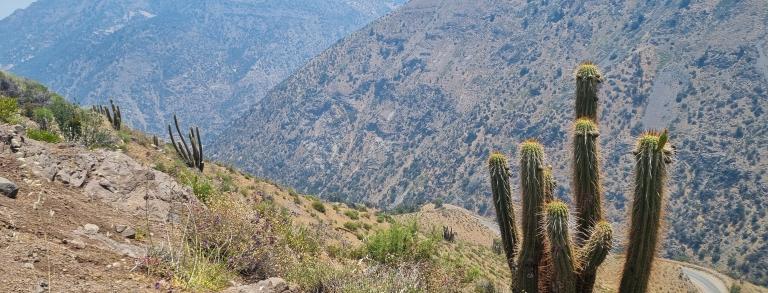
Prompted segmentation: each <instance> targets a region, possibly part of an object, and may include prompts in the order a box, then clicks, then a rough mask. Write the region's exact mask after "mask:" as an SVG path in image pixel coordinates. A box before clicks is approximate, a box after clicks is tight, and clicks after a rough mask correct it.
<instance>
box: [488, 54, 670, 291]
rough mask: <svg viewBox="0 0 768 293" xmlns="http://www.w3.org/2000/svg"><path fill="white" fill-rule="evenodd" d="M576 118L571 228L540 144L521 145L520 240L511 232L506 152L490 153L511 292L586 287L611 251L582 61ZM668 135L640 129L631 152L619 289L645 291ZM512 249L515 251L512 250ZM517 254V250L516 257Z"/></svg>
mask: <svg viewBox="0 0 768 293" xmlns="http://www.w3.org/2000/svg"><path fill="white" fill-rule="evenodd" d="M575 79H576V105H575V109H576V115H577V116H576V122H575V123H574V127H573V140H572V141H573V164H572V169H573V173H572V189H573V192H574V204H575V206H576V211H575V216H576V217H575V221H574V224H575V225H576V227H575V229H574V230H575V232H573V233H574V235H573V237H572V235H571V233H572V232H571V230H570V229H569V225H571V222H570V219H569V218H570V215H569V211H568V206H567V205H566V204H565V203H564V202H562V201H560V200H558V199H555V197H554V191H555V189H556V182H555V180H554V177H553V176H552V169H551V167H548V166H545V160H546V158H545V154H544V148H543V146H542V145H541V144H540V143H538V142H537V141H536V140H533V139H529V140H526V141H525V142H523V143H522V144H521V145H520V148H519V149H520V181H521V182H520V183H521V203H522V213H523V214H522V221H521V222H522V228H523V235H522V239H520V238H518V236H517V228H516V226H515V214H514V208H513V206H512V198H511V192H510V190H511V188H510V187H509V176H510V174H509V166H508V165H507V159H506V157H505V156H504V155H503V154H501V153H498V152H494V153H492V154H491V156H490V159H489V163H488V167H489V172H490V178H491V190H492V192H493V201H494V207H495V208H496V215H497V218H496V219H497V221H498V223H499V228H500V230H501V239H502V244H503V246H504V252H505V253H506V256H507V262H508V264H509V267H510V270H511V271H512V276H513V279H514V280H515V281H514V284H513V291H514V292H528V293H532V292H592V291H593V288H594V284H595V277H596V274H597V269H598V267H599V266H600V264H602V262H603V261H604V260H605V258H606V256H607V255H608V253H609V252H610V250H611V248H612V242H613V239H612V237H613V231H612V228H611V225H610V224H609V223H608V222H607V221H605V219H604V218H603V217H604V216H603V208H602V183H601V181H600V180H601V179H600V178H601V171H600V162H601V161H600V157H601V154H600V149H599V144H598V140H597V137H598V136H599V127H598V124H597V114H598V103H597V101H598V97H597V92H598V89H599V85H600V83H601V82H602V74H601V73H600V71H599V69H598V68H597V66H596V65H595V64H592V63H590V62H585V63H582V64H581V65H580V66H579V68H578V69H577V70H576V73H575ZM667 140H668V134H667V132H666V131H664V132H663V133H658V132H647V133H645V134H643V135H642V136H641V137H640V138H639V139H638V144H637V148H636V150H635V160H636V167H635V194H634V203H633V209H632V222H631V225H630V239H629V243H628V250H627V261H626V264H625V266H624V273H623V278H622V282H621V288H620V290H619V292H622V293H624V292H633V293H634V292H645V290H646V288H647V283H648V276H649V275H650V269H651V264H652V262H653V256H654V252H655V249H656V245H657V243H658V241H659V232H658V231H659V226H660V225H661V214H662V210H663V203H664V196H665V194H666V191H665V190H664V186H665V182H666V164H668V163H670V162H671V160H672V151H671V148H670V147H669V146H668V145H667ZM518 246H519V251H518ZM518 253H519V255H518Z"/></svg>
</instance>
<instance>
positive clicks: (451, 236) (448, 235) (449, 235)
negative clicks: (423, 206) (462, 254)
mask: <svg viewBox="0 0 768 293" xmlns="http://www.w3.org/2000/svg"><path fill="white" fill-rule="evenodd" d="M456 234H457V233H456V232H455V231H453V228H450V227H448V226H443V240H445V241H448V242H454V241H456Z"/></svg>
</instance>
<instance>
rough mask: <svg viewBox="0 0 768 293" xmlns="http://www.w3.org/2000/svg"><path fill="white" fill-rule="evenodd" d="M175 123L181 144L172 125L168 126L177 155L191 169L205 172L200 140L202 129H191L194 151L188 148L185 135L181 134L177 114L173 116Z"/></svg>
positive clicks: (190, 134) (190, 138) (190, 135)
mask: <svg viewBox="0 0 768 293" xmlns="http://www.w3.org/2000/svg"><path fill="white" fill-rule="evenodd" d="M173 122H174V123H175V124H176V132H177V133H178V134H179V140H180V142H176V139H175V138H174V136H173V131H172V130H171V125H170V124H169V125H168V135H169V136H170V137H171V144H173V148H174V149H176V153H177V154H179V157H181V159H182V160H184V162H185V163H186V164H187V166H188V167H190V168H197V169H198V170H200V172H203V167H205V163H204V162H203V144H202V143H201V140H200V128H197V127H194V128H192V127H190V128H189V142H190V144H192V149H191V150H190V148H189V147H188V146H187V142H186V141H185V140H184V135H182V134H181V128H179V120H178V119H177V118H176V114H173Z"/></svg>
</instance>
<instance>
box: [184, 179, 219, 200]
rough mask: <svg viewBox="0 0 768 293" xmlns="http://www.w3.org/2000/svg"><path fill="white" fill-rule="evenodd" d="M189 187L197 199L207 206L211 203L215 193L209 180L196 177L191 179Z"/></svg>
mask: <svg viewBox="0 0 768 293" xmlns="http://www.w3.org/2000/svg"><path fill="white" fill-rule="evenodd" d="M189 186H190V187H192V193H194V194H195V197H197V199H199V200H200V201H202V202H203V203H205V204H208V203H209V202H210V201H211V199H212V197H213V195H214V192H215V190H214V189H213V185H211V182H210V181H209V180H207V179H205V178H200V177H199V176H195V175H192V177H191V178H190V179H189Z"/></svg>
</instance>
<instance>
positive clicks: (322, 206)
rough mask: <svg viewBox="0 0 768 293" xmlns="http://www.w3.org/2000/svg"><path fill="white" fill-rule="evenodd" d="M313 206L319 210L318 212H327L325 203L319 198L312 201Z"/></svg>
mask: <svg viewBox="0 0 768 293" xmlns="http://www.w3.org/2000/svg"><path fill="white" fill-rule="evenodd" d="M312 208H313V209H315V210H317V211H318V212H321V213H323V214H325V204H323V202H321V201H319V200H315V201H313V202H312Z"/></svg>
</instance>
